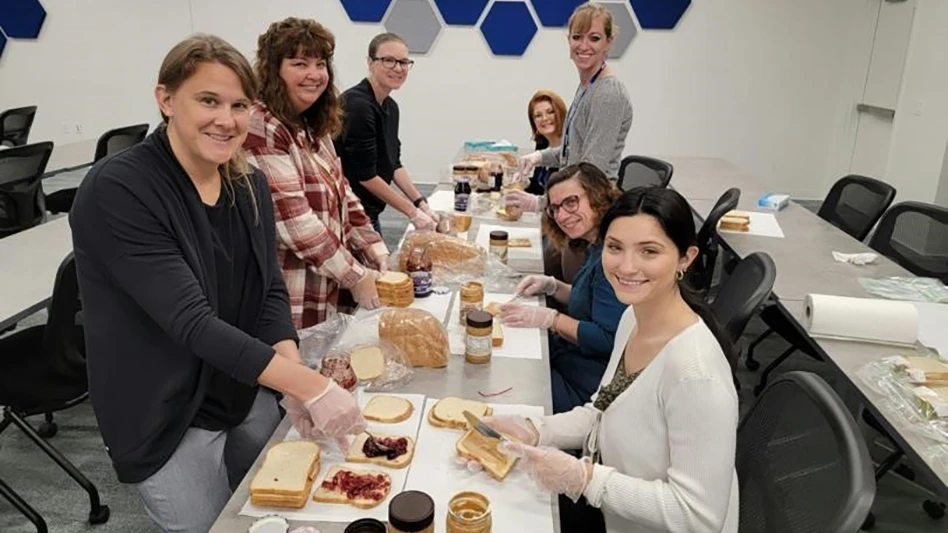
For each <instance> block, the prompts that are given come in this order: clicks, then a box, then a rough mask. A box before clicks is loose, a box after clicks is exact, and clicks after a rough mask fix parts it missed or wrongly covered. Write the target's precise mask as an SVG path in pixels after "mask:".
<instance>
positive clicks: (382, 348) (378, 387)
mask: <svg viewBox="0 0 948 533" xmlns="http://www.w3.org/2000/svg"><path fill="white" fill-rule="evenodd" d="M374 319H375V320H376V321H377V320H378V314H377V313H376V314H375V315H374ZM369 321H370V320H369V319H368V318H366V319H365V320H356V321H355V322H354V323H353V327H354V328H359V327H360V322H361V323H362V325H363V326H364V325H365V323H366V322H369ZM332 357H339V358H343V359H346V360H348V361H349V363H350V365H351V367H352V370H353V372H354V374H355V377H356V379H357V380H358V382H359V383H360V384H362V385H365V390H366V391H368V392H385V391H391V390H394V389H398V388H400V387H402V386H405V385H407V384H408V383H410V382H411V379H412V376H413V374H414V371H413V370H412V366H411V361H409V359H408V356H407V355H405V352H404V351H402V350H401V348H399V347H398V346H396V345H394V344H392V343H390V342H388V341H384V340H381V339H376V340H375V341H371V342H365V343H359V344H339V345H337V346H335V347H334V348H332V349H331V350H330V351H329V353H328V354H326V359H329V358H332Z"/></svg>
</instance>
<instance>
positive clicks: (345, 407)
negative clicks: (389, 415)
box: [303, 380, 366, 453]
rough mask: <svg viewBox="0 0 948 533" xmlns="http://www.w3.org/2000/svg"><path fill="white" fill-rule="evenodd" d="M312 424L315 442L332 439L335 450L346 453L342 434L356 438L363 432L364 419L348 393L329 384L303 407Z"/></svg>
mask: <svg viewBox="0 0 948 533" xmlns="http://www.w3.org/2000/svg"><path fill="white" fill-rule="evenodd" d="M303 406H304V407H305V408H306V410H307V411H309V417H310V419H311V420H312V421H313V435H314V438H316V439H332V440H333V441H334V442H335V443H336V444H337V445H338V446H339V449H340V450H342V451H343V453H345V452H346V450H348V449H349V441H348V440H347V439H346V435H358V434H359V433H362V432H363V431H365V427H366V426H365V419H364V418H362V410H361V409H359V404H358V403H357V402H356V399H355V398H354V397H353V396H352V395H351V394H349V391H347V390H345V389H343V388H342V387H340V386H339V385H336V382H335V381H331V380H330V382H329V386H328V387H326V390H324V391H323V392H321V393H320V394H319V395H318V396H316V397H314V398H311V399H310V400H307V401H306V403H304V404H303Z"/></svg>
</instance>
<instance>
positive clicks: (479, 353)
mask: <svg viewBox="0 0 948 533" xmlns="http://www.w3.org/2000/svg"><path fill="white" fill-rule="evenodd" d="M491 349H492V346H491V338H490V335H484V336H483V337H481V336H477V335H468V336H467V341H466V342H465V350H464V352H465V354H466V355H469V356H472V357H490V354H491Z"/></svg>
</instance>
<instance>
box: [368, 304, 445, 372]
mask: <svg viewBox="0 0 948 533" xmlns="http://www.w3.org/2000/svg"><path fill="white" fill-rule="evenodd" d="M378 321H379V325H378V330H377V331H378V337H379V339H381V340H382V341H385V342H389V343H391V344H393V345H395V346H397V347H398V348H399V349H401V350H402V351H403V352H405V354H407V358H408V360H409V361H410V362H411V365H412V366H416V367H419V366H420V367H432V368H440V367H444V366H447V364H448V358H449V356H450V350H449V346H448V331H447V329H445V327H444V324H442V323H441V321H440V320H438V319H437V318H435V316H434V315H432V314H431V313H429V312H428V311H425V310H422V309H411V308H409V309H384V310H382V311H381V312H380V313H379V318H378Z"/></svg>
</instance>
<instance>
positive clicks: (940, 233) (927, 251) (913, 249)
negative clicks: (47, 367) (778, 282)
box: [0, 152, 948, 283]
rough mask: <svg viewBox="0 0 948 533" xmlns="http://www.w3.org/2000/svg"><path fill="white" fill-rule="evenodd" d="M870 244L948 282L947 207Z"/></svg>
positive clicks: (900, 207) (891, 224)
mask: <svg viewBox="0 0 948 533" xmlns="http://www.w3.org/2000/svg"><path fill="white" fill-rule="evenodd" d="M0 153H2V152H0ZM869 247H870V248H872V249H873V250H876V251H877V252H879V253H880V254H882V255H884V256H886V257H888V258H889V259H891V260H893V261H895V262H896V263H898V264H900V265H902V267H903V268H905V269H906V270H908V271H910V272H912V273H913V274H915V275H916V276H924V277H930V278H938V279H940V280H942V282H944V283H948V209H946V208H944V207H941V206H937V205H932V204H926V203H922V202H900V203H897V204H895V205H894V206H892V208H891V209H889V210H888V211H887V212H886V214H885V215H884V216H883V217H882V220H881V221H879V227H877V228H876V232H875V233H873V234H872V238H871V239H870V240H869Z"/></svg>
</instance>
